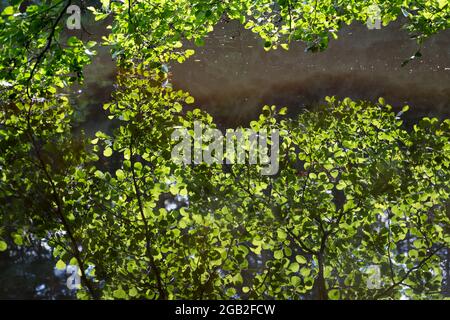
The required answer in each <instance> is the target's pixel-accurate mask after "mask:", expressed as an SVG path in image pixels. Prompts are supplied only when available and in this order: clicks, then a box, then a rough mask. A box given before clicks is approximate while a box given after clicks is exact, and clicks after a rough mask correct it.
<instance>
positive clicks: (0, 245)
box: [0, 241, 8, 252]
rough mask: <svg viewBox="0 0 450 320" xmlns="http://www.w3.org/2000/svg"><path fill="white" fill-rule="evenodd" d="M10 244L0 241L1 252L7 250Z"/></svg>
mask: <svg viewBox="0 0 450 320" xmlns="http://www.w3.org/2000/svg"><path fill="white" fill-rule="evenodd" d="M6 249H8V244H7V243H6V242H5V241H0V252H3V251H6Z"/></svg>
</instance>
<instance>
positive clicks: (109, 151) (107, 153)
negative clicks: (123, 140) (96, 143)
mask: <svg viewBox="0 0 450 320" xmlns="http://www.w3.org/2000/svg"><path fill="white" fill-rule="evenodd" d="M112 153H113V151H112V149H111V148H110V147H106V148H105V150H104V151H103V155H104V156H105V157H110V156H111V155H112Z"/></svg>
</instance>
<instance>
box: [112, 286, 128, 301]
mask: <svg viewBox="0 0 450 320" xmlns="http://www.w3.org/2000/svg"><path fill="white" fill-rule="evenodd" d="M113 295H114V297H115V298H117V299H126V298H127V293H126V292H125V291H124V290H123V289H122V288H119V289H117V290H115V291H114V292H113Z"/></svg>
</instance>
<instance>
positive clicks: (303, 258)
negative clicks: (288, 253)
mask: <svg viewBox="0 0 450 320" xmlns="http://www.w3.org/2000/svg"><path fill="white" fill-rule="evenodd" d="M295 260H296V261H297V262H298V263H299V264H305V263H306V262H307V261H306V259H305V257H304V256H301V255H298V256H295Z"/></svg>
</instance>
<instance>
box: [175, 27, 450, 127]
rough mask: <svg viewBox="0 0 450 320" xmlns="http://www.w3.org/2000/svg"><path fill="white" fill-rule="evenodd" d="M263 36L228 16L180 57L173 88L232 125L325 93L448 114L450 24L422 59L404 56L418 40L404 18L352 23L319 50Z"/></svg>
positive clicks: (417, 111)
mask: <svg viewBox="0 0 450 320" xmlns="http://www.w3.org/2000/svg"><path fill="white" fill-rule="evenodd" d="M262 46H263V45H262V43H261V40H259V39H258V36H257V35H254V34H253V33H251V32H250V31H248V30H245V29H244V28H243V27H242V26H241V25H240V24H239V23H238V22H233V21H231V22H222V23H221V24H219V25H218V26H217V27H216V28H215V31H214V32H213V33H212V34H210V35H209V37H208V39H207V40H206V45H205V46H204V47H202V48H196V55H194V56H193V57H191V58H190V59H188V60H187V61H186V62H185V63H183V64H178V63H174V64H173V65H172V68H171V71H172V73H173V84H174V87H175V88H179V89H183V90H186V91H189V92H190V93H191V94H192V95H193V96H194V97H195V98H196V105H198V106H201V107H202V108H203V109H204V110H207V111H208V112H209V113H211V114H212V115H213V116H214V117H215V118H216V120H219V122H220V123H221V124H225V125H227V126H234V125H236V124H243V125H245V124H246V123H247V122H249V121H250V120H252V119H253V118H255V116H257V115H258V114H259V112H260V110H261V107H262V106H263V105H265V104H276V105H279V106H289V107H290V110H291V114H294V113H297V112H298V110H299V108H302V107H303V106H304V105H314V104H316V103H317V102H319V101H320V100H322V99H323V98H324V97H325V96H327V95H337V96H339V97H351V98H353V99H365V100H372V101H376V100H378V97H380V96H383V97H385V98H387V101H388V102H389V103H391V104H394V105H396V106H401V105H404V104H409V105H410V106H411V110H412V111H411V113H414V117H416V118H418V117H421V116H424V115H433V116H441V117H448V116H449V114H450V112H449V110H450V109H449V108H448V106H449V105H450V30H447V31H446V32H442V33H441V34H439V35H437V36H434V37H433V38H431V39H430V40H429V41H428V42H426V44H425V45H424V47H423V49H422V54H423V57H422V59H421V60H417V61H412V62H411V63H409V64H408V65H406V66H405V67H403V68H402V67H401V64H402V62H403V61H404V60H405V59H406V58H407V57H409V56H411V55H412V54H414V53H415V52H416V51H417V45H416V42H415V41H414V40H411V39H410V38H409V36H408V33H407V32H406V31H404V30H401V24H400V23H393V24H391V25H390V26H388V27H386V28H383V29H381V30H368V29H367V28H366V26H364V25H360V24H353V25H352V26H349V27H344V28H343V29H342V30H341V31H340V33H339V39H338V40H336V41H331V42H330V47H329V48H328V49H327V50H326V51H325V52H321V53H309V52H305V48H306V46H305V45H304V44H301V43H292V44H291V47H290V49H289V51H285V50H283V49H279V50H276V51H270V52H265V51H264V50H263V49H262Z"/></svg>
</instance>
